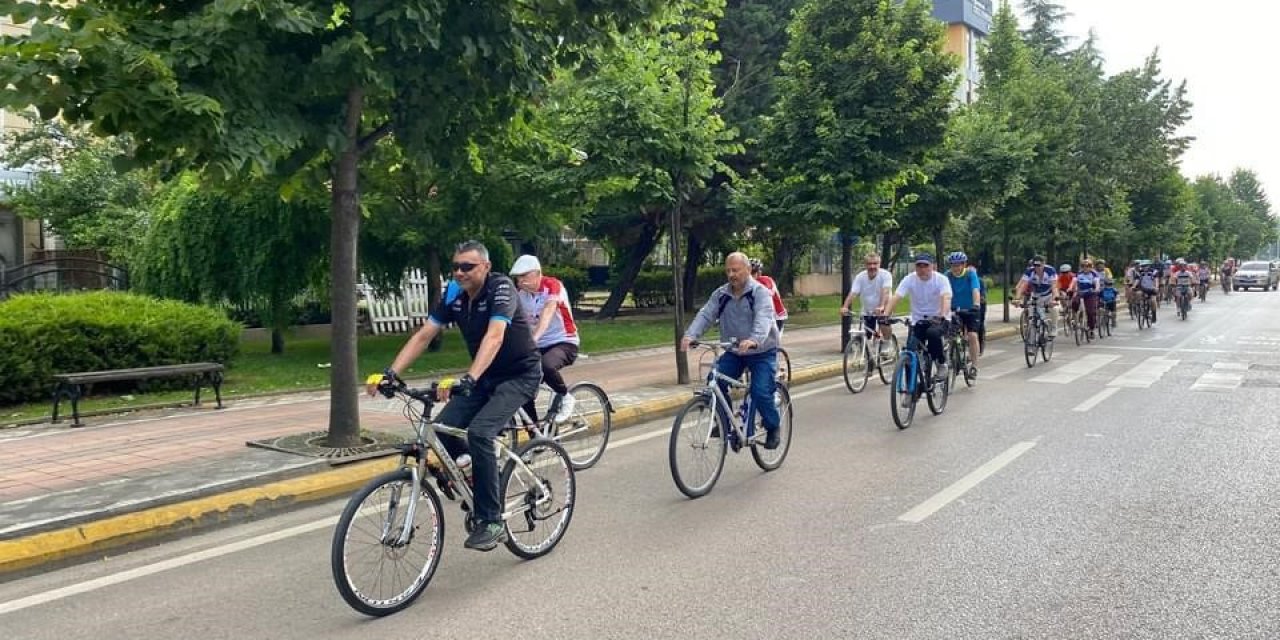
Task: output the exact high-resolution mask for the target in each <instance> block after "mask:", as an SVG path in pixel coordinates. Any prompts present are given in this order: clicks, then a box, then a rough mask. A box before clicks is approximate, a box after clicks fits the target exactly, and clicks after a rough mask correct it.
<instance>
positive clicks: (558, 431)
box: [508, 382, 616, 471]
mask: <svg viewBox="0 0 1280 640" xmlns="http://www.w3.org/2000/svg"><path fill="white" fill-rule="evenodd" d="M539 390H540V391H545V392H548V393H550V392H551V388H550V387H548V386H546V385H542V386H541V387H540V389H539ZM568 396H569V397H572V398H573V400H574V402H573V411H572V412H570V415H569V419H568V420H565V421H564V422H556V420H555V416H556V414H558V413H559V412H560V402H561V398H560V397H559V396H557V395H555V394H554V393H552V395H551V401H550V402H549V403H548V404H547V409H546V411H544V412H543V413H542V417H541V418H540V419H538V420H534V419H532V418H531V417H530V416H529V414H528V412H526V411H525V410H524V407H521V408H520V410H519V411H517V412H516V415H514V416H512V418H511V420H512V429H511V431H510V439H511V442H510V444H509V445H508V446H510V447H511V448H513V449H514V448H516V447H517V445H518V440H519V436H520V433H521V432H522V431H523V432H524V434H525V435H526V436H527V437H528V438H548V439H551V440H555V441H556V442H558V443H560V446H561V447H563V448H564V450H565V453H568V454H569V460H570V461H571V462H573V470H574V471H585V470H587V469H590V468H591V467H593V466H595V464H596V463H597V462H599V461H600V458H601V457H602V456H604V450H605V447H606V445H608V444H609V434H610V432H611V430H612V428H613V414H614V413H616V410H615V409H614V408H613V402H611V401H610V400H609V395H608V394H606V393H605V392H604V389H601V388H600V386H599V385H597V384H595V383H592V382H578V383H575V384H573V385H570V386H569V393H568Z"/></svg>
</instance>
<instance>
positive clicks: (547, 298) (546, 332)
mask: <svg viewBox="0 0 1280 640" xmlns="http://www.w3.org/2000/svg"><path fill="white" fill-rule="evenodd" d="M511 275H512V277H514V278H515V279H516V287H517V288H518V291H517V292H516V295H518V296H519V297H520V307H521V308H523V309H524V312H525V313H526V314H528V316H529V324H530V325H531V326H532V327H533V342H534V344H535V345H536V346H537V347H538V352H539V353H541V354H542V380H543V382H546V383H547V386H548V387H551V391H552V393H554V394H555V397H553V398H552V399H551V407H550V410H551V411H555V412H556V413H555V418H554V419H555V421H556V422H564V421H565V420H568V419H569V417H570V416H571V415H573V404H574V400H573V396H571V395H569V387H568V385H566V384H565V383H564V377H563V376H561V375H560V370H561V369H563V368H565V367H567V366H569V365H571V364H573V363H574V361H576V360H577V359H578V344H579V342H578V326H577V325H576V324H575V323H574V321H573V309H572V308H571V307H570V304H569V292H568V291H567V290H565V288H564V283H562V282H560V280H558V279H556V278H552V277H550V276H544V275H542V264H541V263H540V262H538V258H537V257H536V256H531V255H523V256H520V257H519V258H517V259H516V262H515V264H514V265H512V266H511ZM524 409H525V412H526V413H528V414H529V417H531V418H533V419H534V420H537V419H538V414H537V413H536V408H535V407H534V403H533V401H532V400H531V401H529V403H528V404H526V405H525V407H524Z"/></svg>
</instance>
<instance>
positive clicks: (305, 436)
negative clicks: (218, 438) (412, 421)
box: [245, 430, 405, 459]
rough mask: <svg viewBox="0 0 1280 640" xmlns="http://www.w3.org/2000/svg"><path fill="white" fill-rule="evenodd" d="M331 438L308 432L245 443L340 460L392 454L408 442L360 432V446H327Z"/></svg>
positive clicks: (301, 454)
mask: <svg viewBox="0 0 1280 640" xmlns="http://www.w3.org/2000/svg"><path fill="white" fill-rule="evenodd" d="M328 438H329V433H328V432H327V431H307V432H305V433H295V434H292V435H287V436H279V437H276V438H266V439H263V440H250V441H248V442H246V443H245V444H246V445H248V446H250V447H257V448H260V449H269V450H271V451H279V452H281V453H292V454H295V455H300V456H307V457H310V458H330V459H338V458H351V457H357V456H360V457H363V456H368V455H370V454H374V453H387V452H392V451H395V449H396V446H397V445H401V444H404V442H405V439H404V438H402V437H400V436H398V435H395V434H392V433H385V432H382V431H364V430H362V431H361V432H360V442H361V444H360V445H358V446H355V447H330V446H328V445H326V444H325V442H326V441H327V440H328Z"/></svg>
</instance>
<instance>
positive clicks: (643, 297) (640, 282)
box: [631, 268, 675, 309]
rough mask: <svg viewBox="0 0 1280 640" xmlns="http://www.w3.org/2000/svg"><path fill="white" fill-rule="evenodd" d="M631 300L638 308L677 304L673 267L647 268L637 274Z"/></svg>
mask: <svg viewBox="0 0 1280 640" xmlns="http://www.w3.org/2000/svg"><path fill="white" fill-rule="evenodd" d="M631 300H632V302H633V303H634V304H635V305H636V308H637V309H652V308H656V307H670V306H672V305H674V304H675V296H673V295H672V290H671V269H670V268H656V269H646V270H644V271H641V272H640V273H639V274H638V275H636V282H635V284H634V285H632V287H631Z"/></svg>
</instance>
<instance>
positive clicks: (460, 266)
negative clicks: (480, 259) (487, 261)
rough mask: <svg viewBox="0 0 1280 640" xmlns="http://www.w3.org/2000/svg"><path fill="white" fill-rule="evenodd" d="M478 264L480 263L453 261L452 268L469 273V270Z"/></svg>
mask: <svg viewBox="0 0 1280 640" xmlns="http://www.w3.org/2000/svg"><path fill="white" fill-rule="evenodd" d="M478 266H480V265H479V264H477V263H474V262H455V263H453V270H454V271H461V272H463V273H471V270H472V269H475V268H476V267H478Z"/></svg>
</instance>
